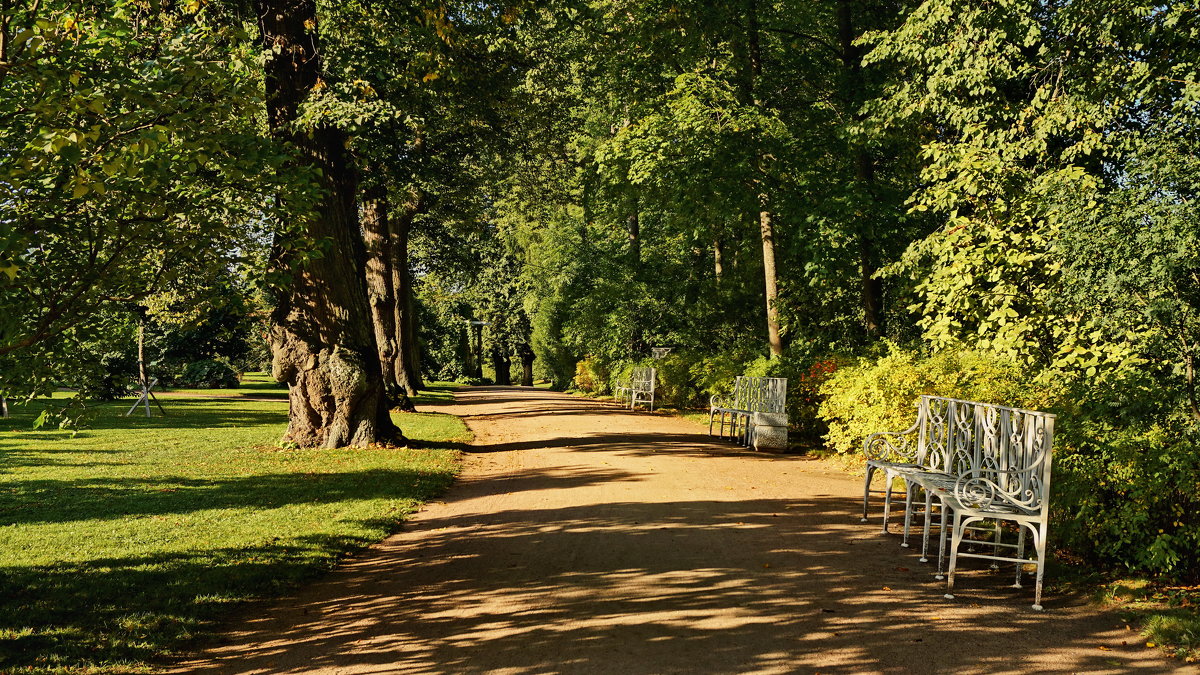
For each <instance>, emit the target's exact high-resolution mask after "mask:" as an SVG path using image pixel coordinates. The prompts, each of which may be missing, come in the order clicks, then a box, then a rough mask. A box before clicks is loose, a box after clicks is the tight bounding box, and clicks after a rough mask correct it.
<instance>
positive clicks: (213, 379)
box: [175, 359, 238, 389]
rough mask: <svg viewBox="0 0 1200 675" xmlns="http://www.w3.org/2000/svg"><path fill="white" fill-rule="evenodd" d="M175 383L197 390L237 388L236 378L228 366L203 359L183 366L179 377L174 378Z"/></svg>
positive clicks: (235, 374)
mask: <svg viewBox="0 0 1200 675" xmlns="http://www.w3.org/2000/svg"><path fill="white" fill-rule="evenodd" d="M175 383H176V384H178V385H180V386H183V387H195V388H197V389H233V388H235V387H237V386H238V376H237V373H235V372H233V369H232V368H230V367H229V366H228V365H226V364H224V363H222V362H220V361H214V360H212V359H204V360H202V361H192V362H191V363H189V364H187V365H186V366H184V367H183V371H182V372H180V373H179V377H177V378H175Z"/></svg>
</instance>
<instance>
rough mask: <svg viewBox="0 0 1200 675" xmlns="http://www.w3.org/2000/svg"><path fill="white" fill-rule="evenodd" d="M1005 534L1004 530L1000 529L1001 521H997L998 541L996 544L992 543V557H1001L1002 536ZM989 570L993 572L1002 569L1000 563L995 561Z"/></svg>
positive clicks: (989, 566)
mask: <svg viewBox="0 0 1200 675" xmlns="http://www.w3.org/2000/svg"><path fill="white" fill-rule="evenodd" d="M1003 532H1004V528H1002V527H1000V521H999V520H997V521H996V540H995V542H993V543H992V555H1000V535H1001V534H1003ZM988 568H989V569H993V570H998V569H1000V561H999V560H993V561H992V564H991V565H988Z"/></svg>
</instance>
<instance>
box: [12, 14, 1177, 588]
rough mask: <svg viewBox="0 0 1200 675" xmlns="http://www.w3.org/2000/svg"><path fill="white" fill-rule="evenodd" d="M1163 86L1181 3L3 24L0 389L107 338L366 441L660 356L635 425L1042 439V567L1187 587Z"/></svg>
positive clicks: (99, 376) (49, 379) (48, 371)
mask: <svg viewBox="0 0 1200 675" xmlns="http://www.w3.org/2000/svg"><path fill="white" fill-rule="evenodd" d="M1198 69H1200V7H1198V6H1197V5H1196V3H1195V2H1192V1H1188V2H1176V3H1166V4H1164V3H1138V2H1124V3H1112V2H1102V1H1100V0H1073V1H1066V0H1064V1H1061V2H1042V1H1038V2H1034V1H1032V0H1002V1H999V2H989V3H979V2H974V1H968V0H926V1H925V2H919V1H916V0H914V1H912V2H903V1H892V0H879V1H876V0H820V1H816V0H812V1H799V0H782V1H767V0H737V1H735V2H708V1H700V0H694V1H676V2H658V1H652V0H645V1H636V0H587V1H584V0H580V1H573V0H555V1H553V2H526V1H523V0H514V1H512V2H459V1H458V0H442V1H432V0H430V1H426V0H414V1H413V2H405V3H384V2H373V1H370V0H350V1H347V2H325V1H324V0H320V1H317V0H257V2H253V3H251V2H234V1H228V2H227V1H225V0H186V1H183V0H181V1H178V2H158V1H145V0H116V1H114V2H105V3H94V2H76V1H73V0H0V393H2V394H3V395H5V396H6V397H7V398H8V399H9V400H10V401H20V400H22V398H30V397H37V396H43V395H46V394H48V393H49V392H51V391H53V390H55V389H57V388H60V387H69V388H71V389H74V390H76V391H77V392H78V393H79V398H78V399H77V400H78V401H82V400H87V399H95V398H104V397H106V396H116V395H120V394H121V393H123V392H122V391H120V390H121V389H122V388H123V387H124V386H125V384H126V383H127V382H128V381H130V380H132V379H133V378H134V377H136V368H135V366H134V365H133V364H134V361H133V360H132V359H134V356H132V355H133V354H135V353H136V345H137V343H138V335H139V334H140V335H142V338H143V340H142V341H143V342H144V343H145V344H143V350H145V349H146V344H149V349H150V350H151V352H153V353H154V354H155V355H156V356H154V359H153V360H154V363H153V364H151V369H152V370H154V369H155V368H157V369H158V370H157V371H156V372H157V373H158V374H159V375H160V376H162V377H164V378H168V377H171V376H172V373H175V372H176V371H178V370H179V369H180V368H182V367H184V366H185V365H186V362H191V361H196V360H201V359H203V360H204V361H205V363H208V364H209V365H210V366H211V367H213V368H232V369H234V370H242V369H254V366H257V365H266V366H267V369H268V370H270V371H271V372H272V373H273V375H274V377H275V378H276V379H278V380H280V381H282V382H286V383H287V385H288V391H289V396H290V424H289V427H288V430H287V433H286V435H285V436H284V438H283V439H282V442H283V443H284V444H285V445H287V446H298V447H330V448H332V447H344V446H356V447H361V446H367V445H372V444H379V445H388V444H395V445H402V444H403V443H404V437H403V433H402V430H401V429H398V428H396V426H395V425H394V424H393V422H392V418H391V416H390V414H389V412H390V411H391V410H393V409H396V408H405V409H408V408H411V403H410V401H409V399H410V397H411V396H413V395H415V394H416V393H417V392H419V391H420V390H421V389H422V387H423V386H424V382H425V381H426V380H460V381H464V382H480V381H483V378H484V377H486V378H488V379H490V380H491V381H494V382H497V383H510V382H512V381H514V379H515V380H516V381H518V382H519V383H522V384H526V385H530V384H533V380H534V379H535V378H537V379H543V380H548V381H549V382H550V383H551V385H552V386H554V387H556V388H560V389H561V388H567V387H575V388H580V389H585V390H590V391H596V392H601V393H603V392H605V391H607V390H608V389H609V388H610V387H611V385H612V382H613V381H614V380H616V379H618V378H619V377H621V376H622V374H623V373H624V372H627V370H628V369H629V368H630V367H632V366H633V365H635V364H636V363H639V362H642V361H644V360H646V359H648V358H649V355H650V350H651V348H652V347H671V348H672V351H671V353H670V355H669V356H668V357H667V358H666V359H663V360H662V361H661V362H660V363H659V364H658V365H659V368H660V372H661V377H662V386H663V395H664V396H665V397H666V399H667V403H669V404H671V405H675V406H678V407H687V406H692V405H696V404H698V403H700V402H702V401H705V400H707V397H708V396H709V394H711V393H715V392H718V391H721V390H722V388H724V387H727V386H728V382H729V380H730V379H731V377H732V376H733V375H737V374H742V373H753V374H778V375H782V376H786V377H788V378H789V382H790V383H791V386H792V392H791V393H790V395H789V400H790V401H791V402H792V403H791V406H792V410H790V411H789V414H790V416H791V421H792V423H793V425H795V428H796V432H797V434H798V435H799V436H800V437H801V438H803V439H805V441H806V442H807V443H810V444H812V445H814V446H815V445H820V444H824V445H825V446H826V447H828V448H829V449H831V450H834V451H836V452H841V453H853V452H857V451H858V449H859V445H860V443H861V439H862V437H863V435H864V434H865V433H869V432H870V431H876V430H879V429H881V428H889V424H888V423H890V422H893V421H895V420H897V419H907V418H908V416H909V415H910V407H909V406H910V405H911V404H910V402H909V400H910V399H911V397H913V396H915V395H916V394H918V393H938V394H941V395H949V396H953V395H957V396H961V397H962V398H970V399H978V400H991V401H994V402H999V403H1006V404H1011V405H1021V406H1026V407H1035V408H1038V409H1045V410H1052V411H1055V412H1058V413H1059V414H1060V418H1061V419H1062V420H1063V421H1062V428H1061V429H1060V430H1059V440H1058V441H1057V443H1058V445H1057V446H1056V449H1055V451H1056V453H1057V457H1056V460H1055V472H1056V490H1059V491H1058V492H1057V493H1056V494H1055V495H1054V499H1055V505H1056V506H1055V508H1056V509H1058V511H1059V513H1060V514H1061V515H1063V516H1069V517H1066V518H1062V519H1061V520H1060V521H1059V522H1061V523H1062V525H1061V526H1060V527H1059V528H1058V529H1057V530H1056V533H1055V536H1056V537H1058V541H1057V544H1058V545H1060V546H1064V547H1068V548H1070V549H1071V550H1073V551H1075V552H1076V553H1078V555H1080V556H1082V557H1084V558H1087V559H1091V560H1095V561H1099V562H1101V563H1103V564H1108V565H1115V566H1125V567H1128V568H1131V569H1136V570H1142V571H1150V572H1154V573H1158V574H1163V575H1167V576H1170V577H1172V578H1179V579H1185V578H1186V579H1195V578H1196V577H1197V575H1200V557H1198V556H1196V554H1195V552H1196V551H1197V550H1200V501H1197V500H1198V499H1200V497H1198V495H1200V408H1198V405H1197V393H1196V384H1195V379H1196V373H1195V371H1196V368H1197V364H1196V352H1197V343H1198V342H1200V207H1198V205H1197V197H1198V193H1200V76H1198ZM470 321H475V322H476V323H475V324H470V323H469V322H470ZM479 322H484V323H479ZM147 340H148V342H146V341H147ZM213 362H215V363H213ZM206 367H208V366H206ZM906 397H907V398H906ZM60 414H61V415H62V419H65V420H71V419H75V418H76V417H77V416H78V412H77V411H76V410H73V409H66V410H63V411H62V412H61V413H60ZM53 421H54V420H53V419H50V418H43V419H42V422H43V423H48V422H53ZM890 426H895V425H894V424H892V425H890ZM1101 475H1103V476H1105V477H1106V479H1105V481H1103V482H1100V481H1097V480H1096V477H1097V476H1101ZM1059 485H1061V488H1059V487H1058V486H1059Z"/></svg>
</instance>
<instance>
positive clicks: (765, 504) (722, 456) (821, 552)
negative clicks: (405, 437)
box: [177, 387, 1197, 674]
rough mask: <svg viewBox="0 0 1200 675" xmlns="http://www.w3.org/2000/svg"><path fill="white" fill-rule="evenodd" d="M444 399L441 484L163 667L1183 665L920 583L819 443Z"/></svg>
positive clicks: (927, 669) (535, 398) (604, 410)
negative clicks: (395, 528)
mask: <svg viewBox="0 0 1200 675" xmlns="http://www.w3.org/2000/svg"><path fill="white" fill-rule="evenodd" d="M456 398H457V400H456V402H455V404H454V405H445V406H440V407H438V408H436V409H437V410H440V411H444V412H449V413H454V414H456V415H461V416H462V417H463V418H464V419H465V420H466V421H467V423H468V425H469V426H470V427H471V429H472V430H473V431H474V432H475V434H476V441H475V445H474V447H473V448H472V449H471V451H470V452H469V454H468V455H467V459H466V469H465V471H464V474H463V476H462V478H461V479H460V480H459V482H458V483H457V484H456V485H455V487H454V488H452V489H451V490H450V492H449V493H448V494H447V495H446V496H445V499H444V501H442V502H438V503H434V504H430V505H428V506H427V507H426V508H425V509H424V510H423V511H422V512H421V513H420V514H418V515H417V516H415V517H414V518H413V519H412V521H410V523H408V524H407V525H406V527H405V528H404V531H402V532H401V533H399V534H397V535H395V536H393V537H391V538H390V539H388V540H387V541H385V542H383V543H381V544H380V545H378V546H376V547H374V548H372V549H370V550H369V551H367V552H365V553H364V554H362V555H360V556H358V557H356V558H354V559H352V560H350V561H347V562H346V563H345V564H344V565H342V566H341V567H339V568H338V569H337V570H336V571H334V572H333V573H331V574H330V575H328V576H326V577H324V578H323V579H322V580H320V581H319V582H316V583H314V584H311V585H309V586H307V587H305V588H304V589H303V590H302V591H301V592H299V593H297V594H296V595H295V596H293V597H290V598H286V599H283V600H280V601H278V602H276V603H273V604H270V605H264V606H260V607H257V608H256V609H255V611H254V612H253V613H251V614H248V615H247V616H245V617H243V618H242V619H241V620H239V621H237V622H235V623H234V624H233V625H231V626H230V627H229V630H228V633H227V634H226V636H225V638H224V639H223V640H222V641H221V642H220V643H219V644H217V645H215V646H214V647H213V648H212V649H211V650H209V651H207V652H204V653H202V654H199V655H197V656H195V657H194V658H193V659H191V660H189V661H188V662H187V663H185V664H182V666H181V667H180V669H179V670H178V671H177V672H190V673H205V674H210V673H211V674H215V673H339V674H348V673H406V674H409V673H477V672H492V673H552V672H569V673H740V672H756V673H793V672H796V673H876V672H880V673H882V672H886V673H908V672H911V673H934V672H954V673H1030V672H1055V673H1104V672H1108V673H1167V672H1179V673H1184V672H1197V671H1196V670H1195V669H1189V668H1185V667H1184V666H1182V665H1180V664H1178V663H1176V662H1171V661H1169V660H1166V659H1164V658H1163V657H1161V656H1160V655H1159V654H1158V653H1157V652H1156V651H1155V650H1152V649H1147V648H1146V647H1144V645H1143V643H1142V642H1141V641H1140V640H1139V639H1138V636H1137V634H1136V633H1134V632H1130V631H1128V630H1127V629H1126V628H1125V626H1124V625H1123V624H1122V623H1121V622H1120V620H1119V619H1118V618H1117V617H1116V616H1115V615H1113V614H1111V613H1102V612H1098V611H1097V610H1095V609H1094V608H1091V607H1089V606H1088V605H1087V604H1086V603H1085V602H1084V601H1083V600H1082V599H1080V598H1072V597H1062V596H1057V595H1055V594H1054V593H1047V595H1046V597H1045V601H1044V604H1045V605H1046V611H1045V612H1041V613H1038V612H1034V611H1032V610H1031V609H1030V608H1029V605H1030V604H1031V603H1032V595H1033V593H1032V589H1031V588H1026V589H1023V590H1020V591H1018V590H1013V589H1010V588H1007V587H1006V586H1005V584H1007V583H1011V578H1010V571H1009V569H1007V568H1006V569H1005V570H1004V572H1003V574H1002V575H997V574H991V573H989V572H988V571H987V570H986V567H981V566H977V565H974V564H973V563H977V562H978V561H967V562H966V563H965V564H966V566H967V571H966V572H965V573H963V574H962V575H961V577H960V580H959V583H958V586H959V588H958V598H957V599H956V600H954V601H948V600H945V599H943V598H942V593H943V592H944V591H943V590H942V588H941V587H940V586H939V585H938V584H937V582H935V581H934V580H933V578H932V576H931V574H932V570H931V569H930V568H929V567H928V566H926V565H922V564H921V563H919V562H918V561H917V556H916V555H915V554H914V553H911V552H910V551H908V550H905V549H902V548H900V547H899V546H898V538H897V537H896V536H895V535H892V536H882V535H880V534H879V533H878V525H877V522H872V524H870V525H864V524H861V523H859V520H858V514H857V508H856V507H857V504H858V503H859V502H858V498H859V497H857V496H858V495H861V492H860V491H861V485H862V483H861V479H856V478H854V477H852V476H847V475H845V474H842V473H840V472H837V471H834V470H831V469H830V468H828V467H826V466H825V465H824V464H822V463H820V462H815V461H809V460H806V459H804V458H802V457H795V456H780V455H768V454H761V453H754V452H747V451H743V450H740V449H738V448H736V447H735V446H733V445H731V444H728V443H724V442H713V441H711V440H710V439H708V438H707V437H706V436H705V435H704V429H703V428H702V427H700V426H699V425H697V424H695V423H693V422H689V421H687V420H683V419H679V418H674V417H667V416H660V415H649V414H647V413H644V412H641V413H630V412H628V411H624V410H622V409H621V408H618V407H616V406H614V405H612V404H606V403H600V402H595V401H589V400H586V399H581V398H576V397H571V396H567V395H563V394H556V393H552V392H547V391H543V390H530V389H522V388H516V387H476V388H472V389H466V390H462V391H460V392H459V393H458V394H457V397H456ZM429 409H433V407H430V408H429Z"/></svg>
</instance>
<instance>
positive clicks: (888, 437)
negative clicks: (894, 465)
mask: <svg viewBox="0 0 1200 675" xmlns="http://www.w3.org/2000/svg"><path fill="white" fill-rule="evenodd" d="M918 428H919V425H918V424H914V425H913V426H912V428H909V429H905V430H904V431H879V432H876V433H873V434H871V435H870V436H867V440H865V441H863V454H864V455H866V457H867V459H870V460H875V461H884V462H902V463H907V464H915V463H916V462H917V443H916V440H917V437H916V433H917V429H918Z"/></svg>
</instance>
